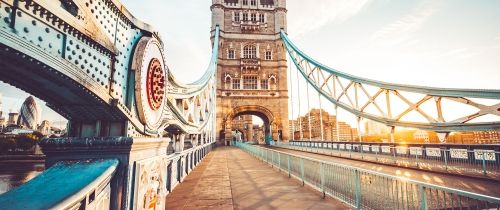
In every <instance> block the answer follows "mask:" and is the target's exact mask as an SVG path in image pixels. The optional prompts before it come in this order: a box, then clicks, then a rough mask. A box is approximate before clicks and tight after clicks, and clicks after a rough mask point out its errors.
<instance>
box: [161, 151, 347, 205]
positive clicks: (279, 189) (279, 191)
mask: <svg viewBox="0 0 500 210" xmlns="http://www.w3.org/2000/svg"><path fill="white" fill-rule="evenodd" d="M166 205H167V209H186V210H187V209H286V210H291V209H349V208H350V207H348V206H347V205H345V204H344V203H342V202H340V201H337V200H334V199H331V198H326V199H323V198H322V197H321V195H320V194H319V193H317V192H316V191H314V190H313V189H310V188H308V187H303V186H302V185H301V184H300V183H299V182H297V181H296V180H294V179H290V178H288V177H287V176H286V175H285V174H282V173H280V172H278V171H277V170H274V169H273V168H271V167H270V166H269V165H268V164H266V163H264V162H261V161H259V160H257V159H256V158H254V157H252V156H251V155H249V154H247V153H245V152H243V151H241V150H240V149H237V148H235V147H219V148H217V149H216V150H214V151H212V152H211V153H210V154H208V156H207V157H206V158H205V159H204V160H203V161H202V162H201V163H200V165H198V166H197V167H196V168H195V169H194V170H193V171H192V172H191V173H190V174H189V175H188V176H187V177H186V178H185V179H184V181H183V182H182V183H181V184H180V185H179V186H177V187H176V188H175V189H174V191H173V192H172V193H171V194H169V195H168V196H167V198H166Z"/></svg>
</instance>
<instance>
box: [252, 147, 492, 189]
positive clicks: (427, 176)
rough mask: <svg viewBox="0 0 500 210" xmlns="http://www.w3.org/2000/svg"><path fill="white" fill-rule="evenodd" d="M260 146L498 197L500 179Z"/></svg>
mask: <svg viewBox="0 0 500 210" xmlns="http://www.w3.org/2000/svg"><path fill="white" fill-rule="evenodd" d="M261 146H262V147H265V148H268V149H273V150H276V151H280V152H286V153H291V154H294V155H300V156H304V157H309V158H314V159H318V160H323V161H329V162H334V163H340V164H344V165H350V166H354V167H359V168H363V169H367V170H373V171H377V172H380V173H384V174H388V175H392V176H398V177H401V178H407V179H411V180H415V181H420V182H425V183H429V184H434V185H439V186H446V187H449V188H454V189H459V190H465V191H469V192H475V193H480V194H484V195H489V196H494V197H500V180H490V179H486V178H472V177H467V176H461V175H455V174H445V173H435V172H430V171H423V170H418V169H412V168H404V167H397V166H390V165H384V164H377V163H373V162H366V161H362V160H353V159H348V158H340V157H333V156H329V155H323V154H317V153H312V152H304V151H298V150H293V149H286V148H279V147H273V146H263V145H261Z"/></svg>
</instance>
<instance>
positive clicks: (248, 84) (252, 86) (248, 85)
mask: <svg viewBox="0 0 500 210" xmlns="http://www.w3.org/2000/svg"><path fill="white" fill-rule="evenodd" d="M243 89H246V90H257V76H243Z"/></svg>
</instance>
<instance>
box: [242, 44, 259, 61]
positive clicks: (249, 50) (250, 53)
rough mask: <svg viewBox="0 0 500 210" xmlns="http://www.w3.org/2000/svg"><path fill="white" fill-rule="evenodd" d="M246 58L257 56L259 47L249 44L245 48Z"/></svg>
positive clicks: (244, 54)
mask: <svg viewBox="0 0 500 210" xmlns="http://www.w3.org/2000/svg"><path fill="white" fill-rule="evenodd" d="M243 57H244V58H257V48H256V47H255V46H253V45H247V46H245V47H244V48H243Z"/></svg>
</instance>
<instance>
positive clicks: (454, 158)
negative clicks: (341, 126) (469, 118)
mask: <svg viewBox="0 0 500 210" xmlns="http://www.w3.org/2000/svg"><path fill="white" fill-rule="evenodd" d="M306 142H308V141H292V142H279V143H275V142H273V144H272V145H273V146H276V147H282V148H287V149H293V150H300V151H307V152H312V153H318V154H324V155H330V156H335V157H343V158H350V159H358V160H363V161H369V162H375V163H382V164H388V165H396V166H405V167H409V168H417V169H422V170H429V171H440V172H447V173H459V174H461V175H466V176H472V177H482V176H486V177H489V178H494V179H495V178H496V179H499V178H500V151H499V149H500V146H499V145H452V146H451V145H445V144H437V145H436V144H420V145H411V144H410V145H404V146H402V148H405V149H404V150H405V153H404V154H403V153H398V152H397V150H398V147H401V145H395V144H387V143H354V142H334V143H333V144H332V146H331V147H329V146H326V147H325V146H314V145H308V144H305V143H306ZM314 143H316V142H314ZM333 145H335V146H333ZM345 145H351V148H348V147H347V146H345ZM363 147H366V148H367V149H368V151H363V149H362V148H363ZM384 147H385V148H386V150H385V151H384ZM412 149H413V150H414V151H415V150H419V154H416V153H415V152H413V154H412V151H411V150H412ZM381 150H382V151H381ZM430 150H433V151H437V152H436V153H437V154H431V152H433V151H430ZM452 153H453V154H452ZM459 153H462V156H463V157H460V156H458V155H459ZM483 154H485V155H483ZM450 169H452V170H450Z"/></svg>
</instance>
